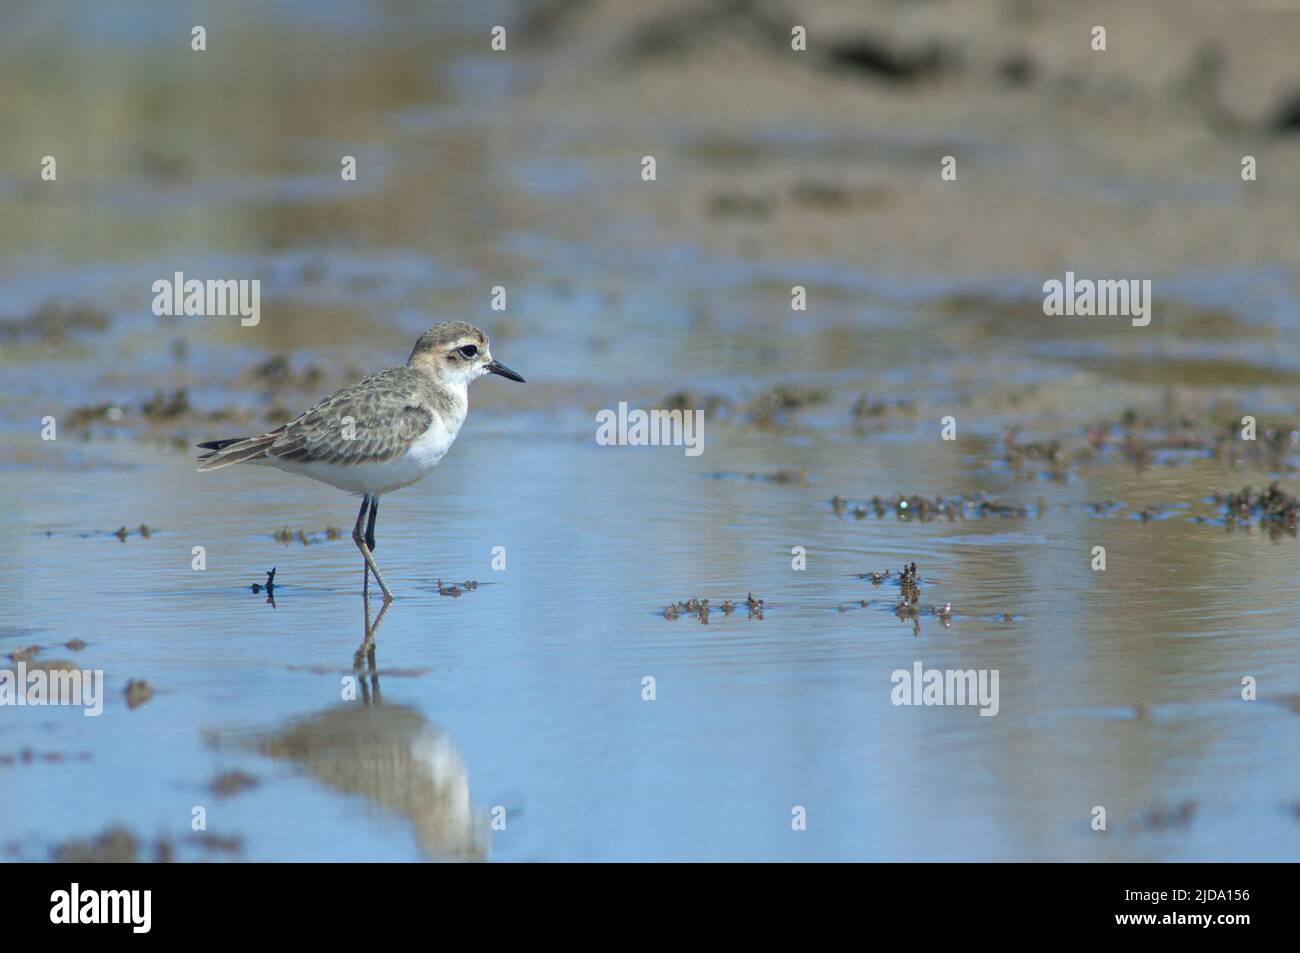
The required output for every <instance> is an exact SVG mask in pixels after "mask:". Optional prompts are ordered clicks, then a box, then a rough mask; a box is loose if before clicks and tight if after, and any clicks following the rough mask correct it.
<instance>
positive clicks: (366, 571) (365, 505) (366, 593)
mask: <svg viewBox="0 0 1300 953" xmlns="http://www.w3.org/2000/svg"><path fill="white" fill-rule="evenodd" d="M369 508H370V496H369V494H365V495H363V496H362V497H361V512H360V513H358V514H357V525H356V526H355V527H354V528H353V530H352V541H353V542H356V539H357V533H359V532H360V531H361V523H362V521H363V520H364V519H365V518H366V510H368V509H369ZM358 545H360V544H358ZM361 596H362V598H363V599H366V600H367V601H368V600H369V599H370V561H369V560H367V559H366V557H365V554H364V553H362V555H361Z"/></svg>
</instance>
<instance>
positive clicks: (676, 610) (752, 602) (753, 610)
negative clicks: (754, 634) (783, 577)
mask: <svg viewBox="0 0 1300 953" xmlns="http://www.w3.org/2000/svg"><path fill="white" fill-rule="evenodd" d="M745 607H746V608H747V609H748V610H749V618H751V619H762V618H763V609H764V603H763V600H762V599H759V598H757V597H756V596H755V595H754V594H753V593H752V592H751V593H749V594H748V595H747V596H746V598H745ZM735 611H736V603H735V602H732V601H731V600H730V599H727V600H724V601H723V603H722V614H723V615H725V616H730V615H732V614H734V613H735ZM684 615H687V616H695V617H696V618H697V619H699V621H700V624H701V625H708V624H709V600H708V599H687V600H686V601H685V602H675V603H673V604H672V605H670V606H668V607H667V608H666V609H664V610H663V616H664V618H665V619H667V620H668V621H670V622H671V621H673V620H674V619H677V618H679V617H681V616H684Z"/></svg>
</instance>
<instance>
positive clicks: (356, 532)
mask: <svg viewBox="0 0 1300 953" xmlns="http://www.w3.org/2000/svg"><path fill="white" fill-rule="evenodd" d="M369 505H370V495H369V494H366V495H365V496H364V497H362V498H361V510H360V512H358V513H357V525H356V526H354V527H353V528H352V541H353V542H354V543H356V544H357V549H359V550H361V555H362V557H363V558H364V559H365V561H366V568H367V569H369V570H370V571H371V572H372V573H374V574H375V582H377V583H379V588H380V589H381V590H382V591H383V593H384V599H385V600H391V599H392V598H393V594H392V593H391V592H389V591H388V585H387V583H385V582H384V577H383V576H382V575H380V573H379V567H378V566H376V565H375V557H374V556H372V555H371V553H370V547H369V546H367V545H366V537H365V536H364V535H362V533H361V526H362V524H363V523H364V522H365V519H366V507H368V506H369Z"/></svg>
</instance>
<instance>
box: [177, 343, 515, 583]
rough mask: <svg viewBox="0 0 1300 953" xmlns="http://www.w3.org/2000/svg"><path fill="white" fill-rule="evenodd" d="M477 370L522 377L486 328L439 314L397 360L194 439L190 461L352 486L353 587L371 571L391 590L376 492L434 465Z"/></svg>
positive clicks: (454, 430) (452, 434)
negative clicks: (252, 427)
mask: <svg viewBox="0 0 1300 953" xmlns="http://www.w3.org/2000/svg"><path fill="white" fill-rule="evenodd" d="M484 374H500V375H501V376H502V377H505V378H509V379H510V380H512V381H519V382H521V383H522V382H523V378H522V377H520V376H519V375H518V374H516V373H515V372H514V371H512V370H510V368H508V367H506V366H505V365H503V364H500V363H498V362H497V361H494V360H493V359H492V355H491V353H490V352H489V351H488V340H487V335H485V334H484V333H483V332H482V331H480V330H479V329H478V328H476V327H474V326H473V325H470V324H465V323H464V322H461V321H451V322H448V323H446V324H439V325H436V326H434V327H432V328H430V329H429V330H427V331H425V332H424V333H423V334H421V335H420V339H419V340H418V341H416V342H415V349H414V350H412V351H411V356H410V358H409V359H408V360H407V362H406V364H405V365H404V366H402V367H393V368H389V369H388V370H386V371H380V372H379V373H378V374H372V375H371V376H370V377H367V378H366V379H365V380H363V381H361V382H360V383H359V384H353V385H352V386H351V387H345V388H343V390H341V391H339V392H338V393H336V394H332V395H330V396H329V397H326V398H325V399H324V400H322V401H321V402H320V403H318V404H316V406H314V407H312V408H311V409H310V410H309V411H307V412H306V413H305V414H302V415H300V416H299V417H297V418H295V419H294V420H291V421H289V423H287V424H284V425H283V426H280V427H277V428H275V429H274V430H272V431H269V432H267V433H264V434H259V435H257V436H255V437H234V438H232V439H229V440H211V441H208V442H207V443H201V444H199V447H200V449H203V450H207V451H208V453H205V454H203V455H202V456H201V457H199V469H200V470H220V469H221V468H222V467H229V466H233V465H234V464H236V463H258V464H263V465H266V466H272V467H279V468H280V469H281V470H284V471H285V472H286V473H295V474H298V475H299V476H306V477H311V478H312V479H313V480H320V481H321V482H322V483H328V484H329V485H330V486H335V487H338V488H339V489H340V490H346V491H347V492H349V493H354V494H357V495H359V496H360V497H361V511H360V512H359V513H357V525H356V526H355V527H354V528H353V530H352V540H353V542H355V543H356V544H357V548H358V549H360V550H361V556H362V558H363V559H364V560H365V568H364V569H363V570H362V572H363V576H362V591H363V592H365V591H366V590H368V589H369V586H370V575H369V574H370V573H372V572H373V573H374V574H375V582H377V583H379V588H380V589H381V590H383V593H384V599H385V600H390V599H392V598H393V594H392V593H391V592H390V591H389V590H388V586H387V585H386V584H385V583H384V577H383V576H381V575H380V574H379V567H378V566H377V565H375V557H374V549H375V516H376V515H377V514H378V513H379V498H380V497H381V496H382V495H383V494H385V493H391V492H392V491H393V490H400V489H401V488H402V487H404V486H410V485H411V484H412V483H414V482H415V481H417V480H419V479H421V478H422V477H424V476H425V475H426V474H427V473H428V472H429V471H430V470H432V469H433V468H434V467H436V466H437V465H438V461H439V460H441V459H442V458H443V456H444V455H445V454H446V453H447V451H448V450H449V449H450V448H451V445H452V442H453V441H455V439H456V434H458V433H459V432H460V425H461V424H463V423H464V422H465V414H466V413H468V411H469V383H470V381H472V380H474V379H475V378H477V377H482V376H483V375H484ZM363 527H364V529H365V532H364V533H363V532H362V528H363Z"/></svg>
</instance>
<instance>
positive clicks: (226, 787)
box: [208, 769, 261, 797]
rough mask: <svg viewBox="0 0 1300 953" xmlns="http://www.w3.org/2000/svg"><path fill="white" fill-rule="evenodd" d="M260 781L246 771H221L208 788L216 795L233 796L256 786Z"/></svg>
mask: <svg viewBox="0 0 1300 953" xmlns="http://www.w3.org/2000/svg"><path fill="white" fill-rule="evenodd" d="M260 783H261V782H260V781H259V780H258V779H257V778H256V777H254V776H253V775H251V774H248V773H247V772H244V771H240V770H237V769H236V770H234V771H223V772H221V773H220V774H218V775H217V776H216V777H215V778H213V779H212V783H211V784H209V785H208V789H209V790H211V791H212V793H213V794H215V795H217V797H234V796H235V795H236V794H241V793H243V792H244V791H247V790H249V789H250V788H255V787H257V786H258V785H259V784H260Z"/></svg>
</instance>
